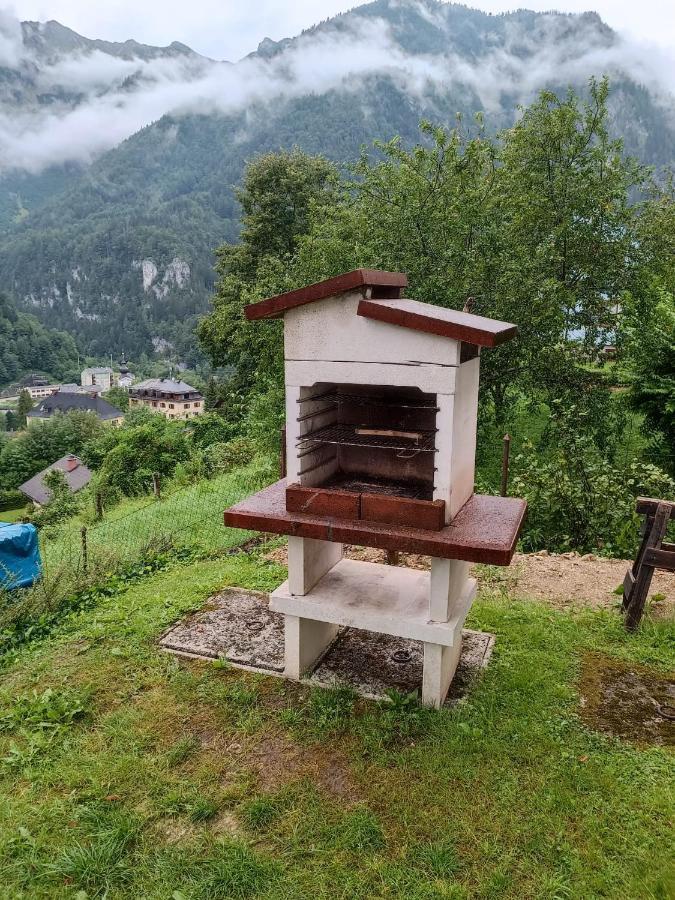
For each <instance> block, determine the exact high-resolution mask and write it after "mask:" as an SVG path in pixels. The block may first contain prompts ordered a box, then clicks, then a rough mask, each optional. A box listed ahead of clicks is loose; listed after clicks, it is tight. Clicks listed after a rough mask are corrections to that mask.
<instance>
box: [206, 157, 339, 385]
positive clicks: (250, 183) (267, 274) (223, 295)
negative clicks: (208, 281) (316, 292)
mask: <svg viewBox="0 0 675 900" xmlns="http://www.w3.org/2000/svg"><path fill="white" fill-rule="evenodd" d="M336 182H337V173H336V170H335V168H334V166H333V165H332V164H331V163H329V162H328V161H327V160H326V159H324V158H323V157H320V156H307V155H306V154H304V153H301V152H300V151H299V150H297V149H296V150H293V151H291V152H281V153H267V154H264V155H262V156H259V157H257V158H256V159H254V160H253V161H252V162H251V163H249V165H248V167H247V169H246V173H245V175H244V179H243V185H242V188H241V189H240V190H239V191H238V192H237V199H238V200H239V204H240V206H241V210H242V231H241V239H240V242H239V243H238V244H224V245H223V246H222V247H221V248H220V249H219V250H218V251H217V270H218V275H219V280H218V284H217V287H216V294H215V296H214V298H213V312H212V313H211V314H210V315H208V316H206V317H204V318H203V319H202V320H201V322H200V324H199V327H198V335H199V338H200V341H201V342H202V345H203V346H204V349H205V350H206V352H207V353H208V354H209V356H210V357H211V360H212V362H213V363H214V365H230V366H234V367H235V370H236V372H235V374H236V386H233V387H234V389H235V391H242V392H243V393H246V392H247V391H248V390H249V389H250V386H251V384H252V383H253V381H254V379H255V373H256V372H257V371H258V370H263V371H264V370H269V369H270V368H273V369H276V370H278V368H279V362H280V361H279V356H278V353H277V352H276V351H277V348H278V345H279V335H280V331H279V328H278V327H277V328H276V329H274V328H272V329H260V328H257V327H255V328H253V327H251V326H250V325H249V324H248V323H247V322H246V320H245V318H244V316H243V308H244V306H245V305H246V304H247V303H250V302H253V301H255V300H259V299H261V298H262V297H265V296H269V295H270V294H276V293H280V292H282V291H285V290H290V289H292V288H293V287H295V286H296V283H295V282H294V281H293V271H292V260H293V258H294V255H295V253H296V250H297V246H298V241H299V239H300V238H301V236H302V235H304V234H305V233H306V231H307V229H308V228H309V223H310V219H311V217H312V216H314V215H316V214H317V210H318V209H325V208H326V207H327V206H328V204H329V202H330V201H331V200H332V199H334V189H335V185H336Z"/></svg>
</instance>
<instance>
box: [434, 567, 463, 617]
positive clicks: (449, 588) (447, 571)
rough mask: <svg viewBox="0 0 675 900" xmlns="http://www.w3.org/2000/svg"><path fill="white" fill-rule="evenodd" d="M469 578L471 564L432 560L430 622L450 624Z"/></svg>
mask: <svg viewBox="0 0 675 900" xmlns="http://www.w3.org/2000/svg"><path fill="white" fill-rule="evenodd" d="M468 577H469V563H468V562H464V560H461V559H436V558H435V557H434V558H433V559H432V560H431V580H430V583H429V585H430V586H429V620H430V621H431V622H448V621H449V620H450V619H451V618H452V616H453V613H454V612H455V610H456V607H457V604H458V603H459V601H460V598H461V596H462V592H463V591H464V588H465V587H466V582H467V579H468Z"/></svg>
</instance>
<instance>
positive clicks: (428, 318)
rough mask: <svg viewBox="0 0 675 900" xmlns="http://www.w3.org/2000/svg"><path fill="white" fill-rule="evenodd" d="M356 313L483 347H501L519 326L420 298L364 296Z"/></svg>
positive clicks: (378, 320)
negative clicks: (386, 298)
mask: <svg viewBox="0 0 675 900" xmlns="http://www.w3.org/2000/svg"><path fill="white" fill-rule="evenodd" d="M357 313H358V315H359V316H365V317H366V318H367V319H374V320H375V321H377V322H388V323H389V324H390V325H401V326H402V327H403V328H412V329H413V330H414V331H426V332H427V333H428V334H438V335H440V336H441V337H447V338H454V340H457V341H466V342H467V343H469V344H478V345H479V346H481V347H498V346H499V344H503V343H504V342H505V341H508V340H510V339H511V338H512V337H514V335H515V334H516V333H517V331H518V326H517V325H512V324H511V323H510V322H500V321H498V320H497V319H487V318H486V317H485V316H475V315H473V314H472V313H465V312H458V311H457V310H455V309H446V308H445V307H442V306H434V305H432V304H430V303H420V301H419V300H361V301H359V305H358V309H357Z"/></svg>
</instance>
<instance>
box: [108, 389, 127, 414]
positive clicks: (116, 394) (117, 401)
mask: <svg viewBox="0 0 675 900" xmlns="http://www.w3.org/2000/svg"><path fill="white" fill-rule="evenodd" d="M105 399H106V400H107V401H108V403H112V405H113V406H114V407H116V408H117V409H121V410H122V411H123V412H126V411H127V410H128V409H129V392H128V391H126V390H125V389H124V388H122V387H111V388H110V390H109V391H106V394H105Z"/></svg>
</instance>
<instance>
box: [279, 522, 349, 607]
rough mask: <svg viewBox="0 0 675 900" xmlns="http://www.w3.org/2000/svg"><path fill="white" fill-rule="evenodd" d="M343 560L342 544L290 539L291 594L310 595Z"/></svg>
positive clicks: (289, 579)
mask: <svg viewBox="0 0 675 900" xmlns="http://www.w3.org/2000/svg"><path fill="white" fill-rule="evenodd" d="M341 559H342V544H335V543H333V542H332V541H315V540H313V539H312V538H299V537H289V539H288V587H289V590H290V592H291V594H295V595H297V596H304V594H309V592H310V591H311V590H312V588H313V587H314V585H315V584H316V583H317V581H320V580H321V579H322V578H323V576H324V575H325V574H326V572H330V570H331V569H332V568H333V566H334V565H335V564H336V563H339V562H340V560H341Z"/></svg>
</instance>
